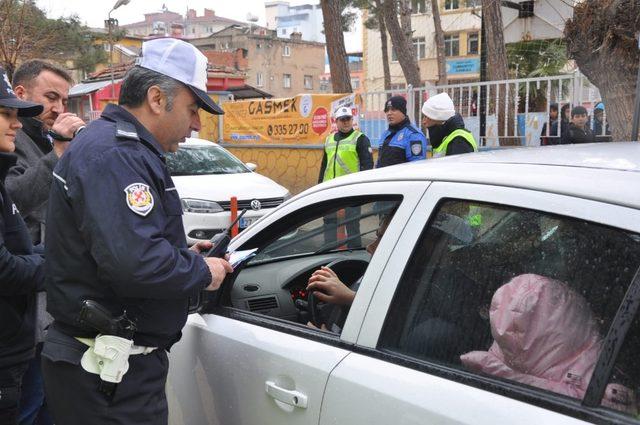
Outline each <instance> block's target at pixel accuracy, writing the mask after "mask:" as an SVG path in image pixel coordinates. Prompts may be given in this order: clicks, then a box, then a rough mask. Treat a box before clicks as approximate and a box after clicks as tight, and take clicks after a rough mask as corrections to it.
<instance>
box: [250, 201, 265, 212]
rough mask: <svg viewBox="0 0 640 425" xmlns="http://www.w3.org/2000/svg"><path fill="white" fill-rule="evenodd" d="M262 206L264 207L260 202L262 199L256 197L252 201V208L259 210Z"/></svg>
mask: <svg viewBox="0 0 640 425" xmlns="http://www.w3.org/2000/svg"><path fill="white" fill-rule="evenodd" d="M260 208H262V204H260V201H258V200H257V199H254V200H253V201H251V209H252V210H254V211H258V210H259V209H260Z"/></svg>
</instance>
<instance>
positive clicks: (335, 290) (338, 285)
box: [307, 267, 356, 305]
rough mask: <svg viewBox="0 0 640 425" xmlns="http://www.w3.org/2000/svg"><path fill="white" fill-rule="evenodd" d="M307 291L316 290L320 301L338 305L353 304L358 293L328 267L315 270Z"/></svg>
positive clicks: (315, 292)
mask: <svg viewBox="0 0 640 425" xmlns="http://www.w3.org/2000/svg"><path fill="white" fill-rule="evenodd" d="M307 291H314V295H315V296H316V297H317V298H318V300H319V301H323V302H326V303H332V304H338V305H351V304H352V303H353V299H354V298H355V297H356V293H355V292H354V291H352V290H351V289H349V288H348V287H347V286H346V285H345V284H344V283H342V282H341V281H340V279H339V278H338V275H336V274H335V273H334V271H333V270H331V269H330V268H328V267H321V268H320V269H319V270H316V271H315V272H313V274H312V275H311V277H310V278H309V283H308V284H307Z"/></svg>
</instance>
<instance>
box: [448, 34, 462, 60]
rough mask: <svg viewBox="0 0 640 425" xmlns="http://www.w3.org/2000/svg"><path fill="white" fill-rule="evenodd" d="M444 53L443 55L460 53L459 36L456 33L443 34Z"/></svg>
mask: <svg viewBox="0 0 640 425" xmlns="http://www.w3.org/2000/svg"><path fill="white" fill-rule="evenodd" d="M444 54H445V56H459V55H460V36H459V35H458V34H454V35H445V36H444Z"/></svg>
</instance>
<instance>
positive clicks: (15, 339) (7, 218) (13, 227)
mask: <svg viewBox="0 0 640 425" xmlns="http://www.w3.org/2000/svg"><path fill="white" fill-rule="evenodd" d="M16 160H17V157H16V156H15V155H13V154H8V153H0V179H1V180H2V181H4V178H5V176H6V175H7V172H8V171H9V168H11V167H12V166H13V165H15V163H16ZM43 289H44V258H43V257H42V255H40V254H34V252H33V245H32V244H31V236H29V231H28V230H27V226H26V224H25V223H24V221H23V220H22V217H20V213H19V212H18V209H17V208H16V206H15V204H14V203H13V201H11V198H10V197H9V195H8V193H7V191H6V190H5V188H4V185H3V184H0V369H3V368H5V367H10V366H14V365H17V364H20V363H24V362H26V361H28V360H29V359H30V358H31V357H33V351H34V350H33V349H34V346H35V328H34V326H35V307H36V292H37V291H42V290H43Z"/></svg>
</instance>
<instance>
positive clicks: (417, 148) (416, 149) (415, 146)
mask: <svg viewBox="0 0 640 425" xmlns="http://www.w3.org/2000/svg"><path fill="white" fill-rule="evenodd" d="M411 153H412V154H413V155H414V156H418V155H421V154H422V143H420V142H413V143H412V144H411Z"/></svg>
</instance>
